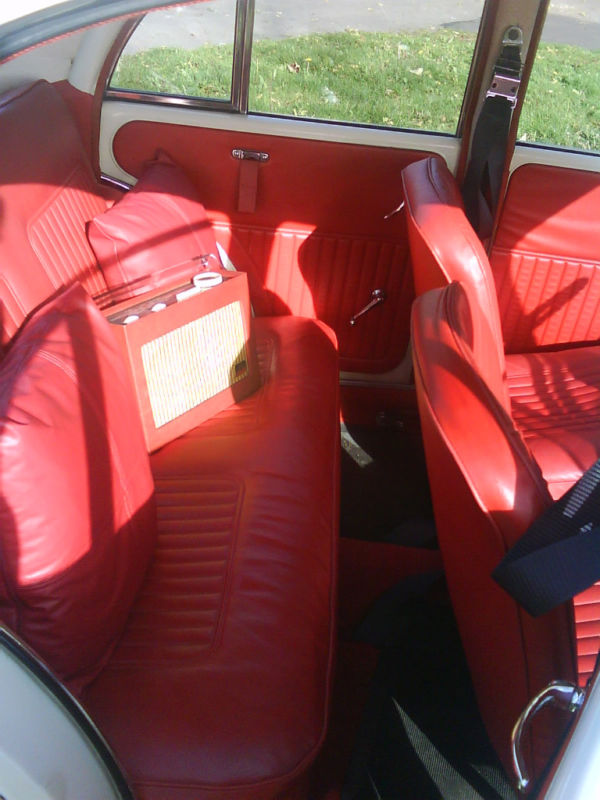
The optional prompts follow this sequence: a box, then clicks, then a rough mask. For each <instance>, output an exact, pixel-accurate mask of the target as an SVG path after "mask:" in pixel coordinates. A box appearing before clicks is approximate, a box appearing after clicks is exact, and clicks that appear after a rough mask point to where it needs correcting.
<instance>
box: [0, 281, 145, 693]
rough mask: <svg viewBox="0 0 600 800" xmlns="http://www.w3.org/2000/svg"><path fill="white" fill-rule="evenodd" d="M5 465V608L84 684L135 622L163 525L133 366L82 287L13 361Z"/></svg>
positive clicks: (0, 423) (59, 668) (3, 433)
mask: <svg viewBox="0 0 600 800" xmlns="http://www.w3.org/2000/svg"><path fill="white" fill-rule="evenodd" d="M0 464H1V465H2V483H1V487H2V489H1V493H0V554H1V558H2V573H1V577H0V619H2V620H3V622H5V623H6V624H7V625H9V626H10V627H11V628H12V629H13V630H14V631H16V632H17V633H18V634H19V635H21V636H22V637H23V638H24V639H25V641H27V642H28V644H30V645H31V646H32V647H33V648H35V649H36V650H37V651H38V653H39V654H40V655H41V656H42V657H43V658H44V659H45V660H46V661H47V662H48V664H49V665H50V666H51V667H52V669H53V670H54V671H55V672H56V673H57V674H58V675H59V676H60V677H61V678H62V679H64V680H67V681H69V684H70V686H71V688H72V689H74V690H78V689H79V688H81V687H82V686H83V685H85V684H86V683H89V681H91V680H92V679H93V678H94V677H95V676H96V675H97V674H98V672H99V671H100V670H101V669H102V667H103V665H104V664H105V663H106V661H107V660H108V658H109V657H110V655H111V652H112V649H113V647H114V646H115V644H116V642H117V640H118V639H119V637H120V635H121V633H122V631H123V628H124V627H125V623H126V621H127V617H128V615H129V611H130V609H131V606H132V603H133V601H134V599H135V597H136V595H137V593H138V591H139V588H140V585H141V582H142V579H143V576H144V573H145V571H146V567H147V565H148V563H149V560H150V557H151V555H152V552H153V550H154V542H155V533H156V513H155V507H154V484H153V481H152V475H151V472H150V463H149V458H148V454H147V452H146V448H145V445H144V438H143V434H142V430H141V422H140V419H139V412H138V409H137V405H136V401H135V396H134V394H133V389H132V386H131V383H130V378H129V375H128V373H127V370H126V369H125V365H124V364H123V363H122V359H121V356H120V353H119V348H118V345H117V342H116V340H115V338H114V336H113V333H112V331H111V330H110V329H109V325H108V323H107V322H106V320H105V319H104V317H103V316H102V314H101V313H100V311H98V309H97V308H96V306H95V304H94V302H93V300H92V299H91V298H90V297H89V296H88V295H87V294H86V293H85V292H84V291H83V289H82V288H81V287H80V286H73V287H72V288H70V289H67V290H65V291H64V292H63V293H62V294H61V295H59V297H58V298H56V299H55V300H52V301H50V302H49V303H47V304H46V305H44V306H43V308H42V309H40V310H39V311H38V312H36V313H35V314H33V315H32V317H31V318H30V319H29V320H28V321H27V322H26V324H25V326H24V327H23V328H22V329H21V330H20V332H19V334H18V336H17V337H15V340H14V342H13V345H12V346H11V349H10V351H9V353H8V355H7V356H6V357H5V359H4V360H3V362H2V365H1V368H0Z"/></svg>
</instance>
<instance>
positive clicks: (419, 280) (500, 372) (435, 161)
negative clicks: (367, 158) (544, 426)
mask: <svg viewBox="0 0 600 800" xmlns="http://www.w3.org/2000/svg"><path fill="white" fill-rule="evenodd" d="M402 182H403V189H404V200H405V204H406V222H407V227H408V238H409V244H410V252H411V260H412V268H413V277H414V284H415V291H416V294H417V296H418V295H421V294H423V293H424V292H427V291H429V290H430V289H436V288H439V287H442V286H447V285H448V284H449V283H451V282H452V281H460V282H461V283H462V284H463V286H464V288H465V291H467V293H469V295H472V296H471V303H477V304H478V305H479V307H480V308H481V309H482V310H483V315H482V317H481V320H477V321H476V324H478V325H479V324H481V325H482V326H483V327H484V329H485V335H482V336H477V337H476V341H475V345H474V346H475V347H476V348H477V349H479V350H480V351H481V352H480V353H477V354H476V355H477V361H478V363H479V364H480V365H481V368H482V370H483V373H484V376H485V378H486V381H487V383H488V385H489V387H490V388H491V389H492V390H493V392H494V394H495V395H496V397H497V398H498V400H499V401H500V402H501V403H502V405H504V407H505V408H506V409H508V408H509V407H510V406H509V400H508V393H507V390H506V386H505V380H504V379H505V373H506V366H505V362H504V346H503V341H502V328H501V325H500V316H499V311H498V300H497V297H496V289H495V285H494V279H493V275H492V272H491V269H490V264H489V261H488V258H487V256H486V254H485V251H484V249H483V246H482V244H481V242H480V240H479V238H478V237H477V235H476V233H475V231H474V230H473V227H472V226H471V223H470V222H469V220H468V219H467V217H466V215H465V212H464V208H463V203H462V199H461V196H460V192H459V191H458V187H457V185H456V181H455V180H454V177H453V175H452V174H451V172H450V171H449V170H448V167H447V166H446V163H445V162H444V161H443V160H442V159H441V158H439V157H433V156H432V157H429V158H425V159H422V160H420V161H415V162H413V163H412V164H410V165H409V166H408V167H406V168H405V169H404V170H403V171H402Z"/></svg>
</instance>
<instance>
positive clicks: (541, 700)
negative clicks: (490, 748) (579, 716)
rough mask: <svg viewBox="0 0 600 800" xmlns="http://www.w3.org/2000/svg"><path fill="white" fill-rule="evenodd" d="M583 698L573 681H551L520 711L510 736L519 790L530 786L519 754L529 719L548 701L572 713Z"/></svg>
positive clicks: (582, 691)
mask: <svg viewBox="0 0 600 800" xmlns="http://www.w3.org/2000/svg"><path fill="white" fill-rule="evenodd" d="M584 699H585V691H584V690H583V689H580V688H579V686H575V684H573V683H563V682H561V681H553V682H552V683H549V684H548V686H546V688H545V689H542V691H541V692H539V693H538V694H536V696H535V697H534V698H533V700H532V701H531V702H530V703H529V704H528V706H527V708H525V710H524V711H523V712H522V713H521V715H520V717H519V719H518V720H517V724H516V725H515V727H514V728H513V731H512V736H511V755H512V762H513V770H514V772H515V775H516V776H517V787H518V789H519V791H520V792H523V793H526V792H528V791H529V789H530V788H531V786H530V778H529V775H528V774H527V770H526V768H525V765H524V764H523V756H522V754H521V740H522V738H523V734H524V733H525V731H526V729H527V727H528V725H529V723H530V722H531V720H532V719H533V718H534V717H535V715H536V714H537V713H538V711H540V709H542V708H543V707H544V706H546V705H548V704H550V703H552V704H554V705H556V706H558V708H560V709H561V710H562V711H568V712H570V713H571V714H573V713H575V711H577V710H578V709H579V708H581V705H582V703H583V701H584Z"/></svg>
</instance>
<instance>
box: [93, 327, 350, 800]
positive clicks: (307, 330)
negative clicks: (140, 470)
mask: <svg viewBox="0 0 600 800" xmlns="http://www.w3.org/2000/svg"><path fill="white" fill-rule="evenodd" d="M256 334H257V348H258V352H259V360H260V363H261V371H262V375H263V379H264V383H263V385H262V387H261V388H260V389H259V390H258V391H257V392H256V393H255V394H253V395H251V396H250V397H248V398H247V399H245V400H244V401H242V402H241V403H239V404H238V405H235V406H232V407H231V408H230V409H227V410H226V411H224V412H222V413H221V414H219V415H217V416H216V417H214V418H212V419H211V420H209V421H207V422H206V423H204V424H203V425H202V426H201V427H200V428H198V429H197V430H195V431H192V432H190V433H189V434H187V435H186V436H183V437H182V438H180V439H177V440H175V441H174V442H171V443H170V444H168V445H166V446H165V447H164V448H163V449H162V450H160V451H158V452H157V453H155V454H153V455H152V457H151V460H152V468H153V472H154V477H155V481H156V491H157V505H158V526H159V534H158V546H157V551H156V556H155V558H154V561H153V563H152V566H151V569H150V572H149V575H148V578H147V580H146V582H145V584H144V586H143V587H142V591H141V592H140V595H139V599H138V601H137V602H136V604H135V606H134V608H133V611H132V614H131V618H130V621H129V625H128V627H127V629H126V631H125V634H124V636H123V638H122V640H121V643H120V644H119V646H118V648H117V649H116V651H115V653H114V655H113V657H112V658H111V661H110V663H109V664H108V666H107V668H106V669H105V670H103V672H102V674H101V675H100V676H99V677H98V679H97V680H96V681H95V682H94V683H93V684H92V685H91V686H90V687H89V688H88V689H87V690H86V693H85V696H84V701H85V703H86V705H87V707H88V708H89V710H90V712H91V713H92V715H93V718H94V719H95V720H96V722H97V723H98V724H99V725H100V727H101V729H102V731H103V732H104V733H105V735H106V736H107V738H108V739H109V741H110V742H111V744H112V745H113V747H114V748H115V751H116V752H117V754H118V757H119V759H120V760H121V762H122V763H123V765H124V767H125V768H126V770H127V772H128V773H129V775H130V776H131V777H132V779H133V782H134V784H135V787H136V789H137V791H138V793H139V796H140V797H141V798H146V799H147V798H156V799H157V800H158V798H160V800H172V798H186V800H188V798H192V797H193V798H204V797H206V798H208V797H210V798H215V797H219V798H220V800H222V799H223V798H233V797H235V798H242V797H243V798H244V800H249V799H250V798H261V800H264V798H270V797H275V796H276V795H277V794H278V792H280V791H281V790H283V789H284V788H285V787H286V786H288V785H289V784H290V783H292V782H293V781H294V780H295V778H296V777H297V776H298V775H301V774H302V773H303V772H304V771H305V770H306V767H307V765H308V764H310V762H311V760H312V759H313V758H314V756H315V754H316V752H317V750H318V748H319V745H320V742H321V740H322V737H323V735H324V732H325V727H326V720H327V706H328V696H329V691H330V684H331V679H332V658H333V641H334V623H333V620H334V615H335V612H334V608H335V571H336V569H335V551H336V539H337V520H338V506H337V481H338V473H337V470H338V463H337V458H336V456H335V454H336V453H337V451H338V446H339V422H338V411H337V402H336V398H337V358H336V352H335V347H334V344H333V341H332V339H331V336H330V333H329V332H328V331H327V330H326V329H325V328H324V326H321V325H319V324H318V323H315V322H312V321H310V320H302V319H297V318H293V317H279V318H276V319H268V320H267V319H257V320H256Z"/></svg>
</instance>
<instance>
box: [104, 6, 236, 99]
mask: <svg viewBox="0 0 600 800" xmlns="http://www.w3.org/2000/svg"><path fill="white" fill-rule="evenodd" d="M235 19H236V0H220V1H219V3H218V9H217V8H216V7H215V6H214V5H213V4H212V3H197V4H195V5H191V6H187V5H186V6H175V7H174V8H169V9H166V10H165V11H153V12H151V13H150V14H147V15H146V16H145V17H144V19H143V20H142V21H141V22H140V24H139V25H138V27H137V28H136V29H135V31H134V32H133V34H132V35H131V37H130V39H129V41H128V42H127V45H126V46H125V48H124V50H123V52H122V53H121V56H120V58H119V61H118V63H117V66H116V68H115V70H114V72H113V74H112V77H111V79H110V85H109V89H125V90H127V91H134V92H155V93H157V94H160V95H168V96H170V97H185V98H197V99H209V100H217V101H225V102H231V101H232V74H233V41H234V31H235Z"/></svg>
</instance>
